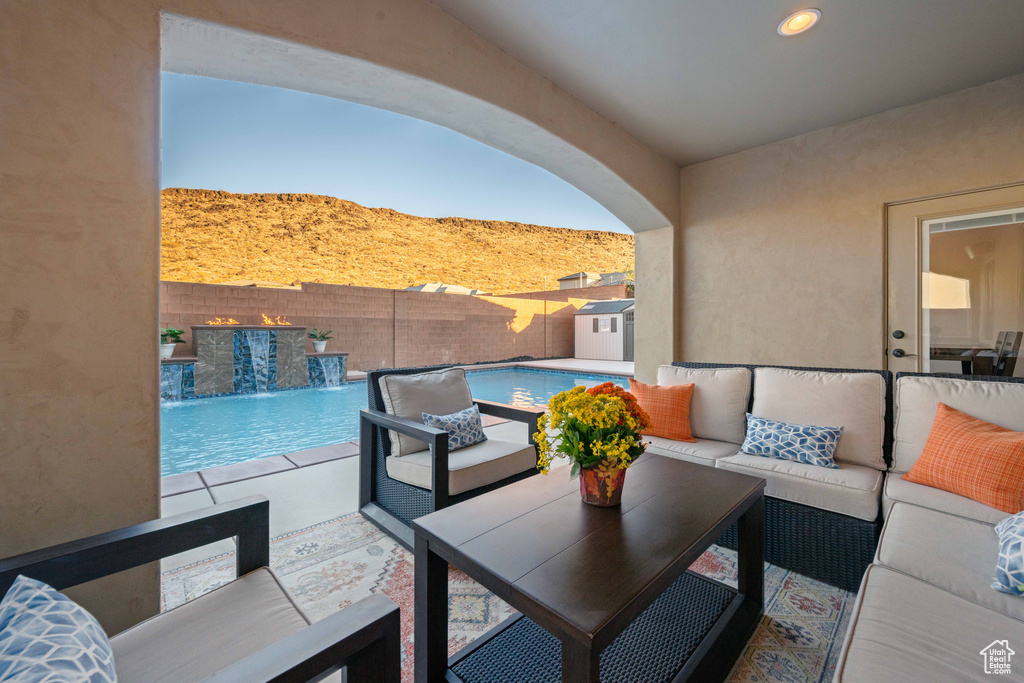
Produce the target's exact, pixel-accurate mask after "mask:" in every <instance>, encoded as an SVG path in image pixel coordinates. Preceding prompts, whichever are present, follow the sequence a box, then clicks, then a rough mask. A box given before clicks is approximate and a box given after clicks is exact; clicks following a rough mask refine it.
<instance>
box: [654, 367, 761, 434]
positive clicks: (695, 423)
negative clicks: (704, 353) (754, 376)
mask: <svg viewBox="0 0 1024 683" xmlns="http://www.w3.org/2000/svg"><path fill="white" fill-rule="evenodd" d="M658 384H659V385H661V386H671V385H675V384H693V385H694V387H693V398H692V399H691V400H690V433H691V434H692V435H693V436H695V437H696V438H698V439H710V440H712V441H726V442H729V443H742V442H743V436H744V434H745V433H746V431H747V422H746V412H747V405H748V403H749V401H750V370H748V369H746V368H699V369H698V368H680V367H676V366H674V365H662V366H661V367H659V368H658Z"/></svg>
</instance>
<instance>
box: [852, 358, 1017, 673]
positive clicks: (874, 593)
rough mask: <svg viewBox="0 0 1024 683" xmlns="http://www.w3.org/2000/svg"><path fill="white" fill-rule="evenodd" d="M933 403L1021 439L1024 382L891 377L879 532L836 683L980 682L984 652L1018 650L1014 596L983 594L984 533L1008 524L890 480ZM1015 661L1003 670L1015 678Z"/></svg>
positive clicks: (984, 510)
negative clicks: (887, 465) (890, 439)
mask: <svg viewBox="0 0 1024 683" xmlns="http://www.w3.org/2000/svg"><path fill="white" fill-rule="evenodd" d="M939 402H942V403H945V404H946V405H948V406H951V407H953V408H956V409H957V410H960V411H963V412H965V413H968V414H969V415H973V416H975V417H978V418H980V419H982V420H986V421H988V422H994V423H996V424H999V425H1001V426H1003V427H1007V428H1009V429H1013V430H1015V431H1024V379H1013V378H1002V377H965V376H962V375H924V374H919V373H901V374H899V375H897V377H896V387H895V405H896V423H895V440H894V446H893V463H892V468H891V471H890V473H889V474H888V475H887V476H886V482H885V488H884V492H883V496H882V503H883V507H884V510H885V526H884V529H883V531H882V537H881V540H880V542H879V545H878V550H877V554H876V556H875V559H874V563H873V564H871V566H870V567H869V568H868V570H867V573H866V574H865V576H864V580H863V583H862V584H861V586H860V593H859V595H858V596H857V604H856V607H855V611H854V614H853V616H852V617H851V620H850V628H849V630H848V631H847V636H846V642H845V644H844V646H843V652H842V654H841V655H840V660H839V663H838V665H837V667H836V675H835V680H836V681H849V682H852V681H858V682H859V681H879V680H892V681H897V680H929V681H947V680H969V679H985V678H987V677H988V676H986V674H985V664H986V660H985V657H986V653H985V651H986V650H987V649H988V648H989V646H995V647H996V648H997V649H998V648H1000V647H1005V646H1006V641H1009V643H1010V644H1011V646H1014V647H1017V648H1018V650H1019V649H1020V645H1021V644H1024V597H1020V596H1014V595H1007V594H1005V593H1000V592H998V591H996V590H994V589H993V588H992V587H991V584H992V581H993V576H994V575H995V563H996V557H997V555H998V549H999V543H998V538H997V536H996V534H995V531H994V529H993V527H994V525H995V524H996V523H998V522H1000V521H1001V520H1003V519H1005V518H1006V517H1008V516H1009V515H1008V514H1007V513H1006V512H1003V511H1001V510H997V509H995V508H991V507H988V506H986V505H984V504H982V503H979V502H976V501H973V500H971V499H969V498H964V497H962V496H958V495H956V494H953V493H949V492H947V491H942V490H939V489H935V488H931V487H928V486H922V485H920V484H914V483H911V482H907V481H904V480H903V479H901V478H900V476H901V475H902V474H903V473H905V472H906V471H908V470H909V469H910V467H911V465H913V464H914V462H915V461H916V460H917V458H918V457H919V456H920V455H921V452H922V450H923V448H924V445H925V441H926V439H927V437H928V433H929V430H930V428H931V423H932V420H933V419H934V416H935V411H936V408H937V406H938V403H939ZM1018 656H1019V657H1024V652H1021V653H1020V654H1019V655H1018ZM1020 661H1021V660H1017V661H1011V664H1012V665H1013V668H1014V669H1015V670H1016V671H1019V669H1020V667H1021V664H1020V663H1019V662H1020ZM1017 675H1018V676H1019V673H1018V674H1017ZM1007 678H1009V676H1007Z"/></svg>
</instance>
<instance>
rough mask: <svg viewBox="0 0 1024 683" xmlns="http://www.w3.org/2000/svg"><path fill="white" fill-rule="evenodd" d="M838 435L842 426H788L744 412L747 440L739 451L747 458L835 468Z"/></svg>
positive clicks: (841, 430) (787, 424) (841, 432)
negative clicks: (834, 457)
mask: <svg viewBox="0 0 1024 683" xmlns="http://www.w3.org/2000/svg"><path fill="white" fill-rule="evenodd" d="M842 435H843V428H842V427H814V426H811V425H796V424H789V423H788V422H779V421H778V420H769V419H767V418H763V417H754V416H753V415H751V414H750V413H747V438H746V439H745V440H744V441H743V446H742V450H743V452H744V453H747V454H749V455H763V456H765V457H768V458H778V459H779V460H793V461H795V462H802V463H805V464H807V465H817V466H818V467H831V468H832V469H837V468H838V467H839V465H837V464H836V461H835V460H834V459H833V455H834V454H835V452H836V446H838V445H839V437H840V436H842Z"/></svg>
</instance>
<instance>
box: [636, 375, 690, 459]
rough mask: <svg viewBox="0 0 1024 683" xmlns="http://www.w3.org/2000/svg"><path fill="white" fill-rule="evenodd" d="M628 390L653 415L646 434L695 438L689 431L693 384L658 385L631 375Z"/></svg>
mask: <svg viewBox="0 0 1024 683" xmlns="http://www.w3.org/2000/svg"><path fill="white" fill-rule="evenodd" d="M629 391H630V393H632V394H633V395H634V396H636V402H637V405H639V406H640V408H642V409H643V411H644V412H645V413H647V415H648V417H650V418H651V424H650V426H648V427H647V429H645V430H644V431H643V434H644V436H660V437H662V438H664V439H672V440H673V441H689V442H691V443H692V442H693V441H694V438H693V436H692V435H691V434H690V398H691V397H692V396H693V385H692V384H674V385H672V386H666V387H659V386H657V385H654V384H644V383H643V382H638V381H636V380H635V379H633V378H632V377H630V378H629Z"/></svg>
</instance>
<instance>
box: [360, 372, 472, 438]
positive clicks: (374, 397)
mask: <svg viewBox="0 0 1024 683" xmlns="http://www.w3.org/2000/svg"><path fill="white" fill-rule="evenodd" d="M451 367H454V366H451V365H433V366H428V367H421V368H385V369H382V370H371V371H369V372H367V373H366V391H367V399H368V405H369V408H370V410H379V411H381V412H384V413H386V412H390V411H389V410H388V405H387V401H386V400H385V396H384V391H383V389H382V388H381V386H380V385H381V382H380V380H381V378H383V377H390V376H394V375H399V376H410V375H421V374H423V373H426V372H437V371H440V370H447V369H449V368H451ZM466 407H468V406H463V408H466ZM416 421H417V422H418V421H419V416H416ZM374 429H376V430H377V439H378V441H377V443H378V444H379V447H378V450H380V451H381V452H382V453H383V455H384V456H385V457H387V456H389V455H391V454H392V438H393V437H392V434H391V432H389V431H388V430H385V429H379V428H377V427H374ZM420 450H423V449H420Z"/></svg>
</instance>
